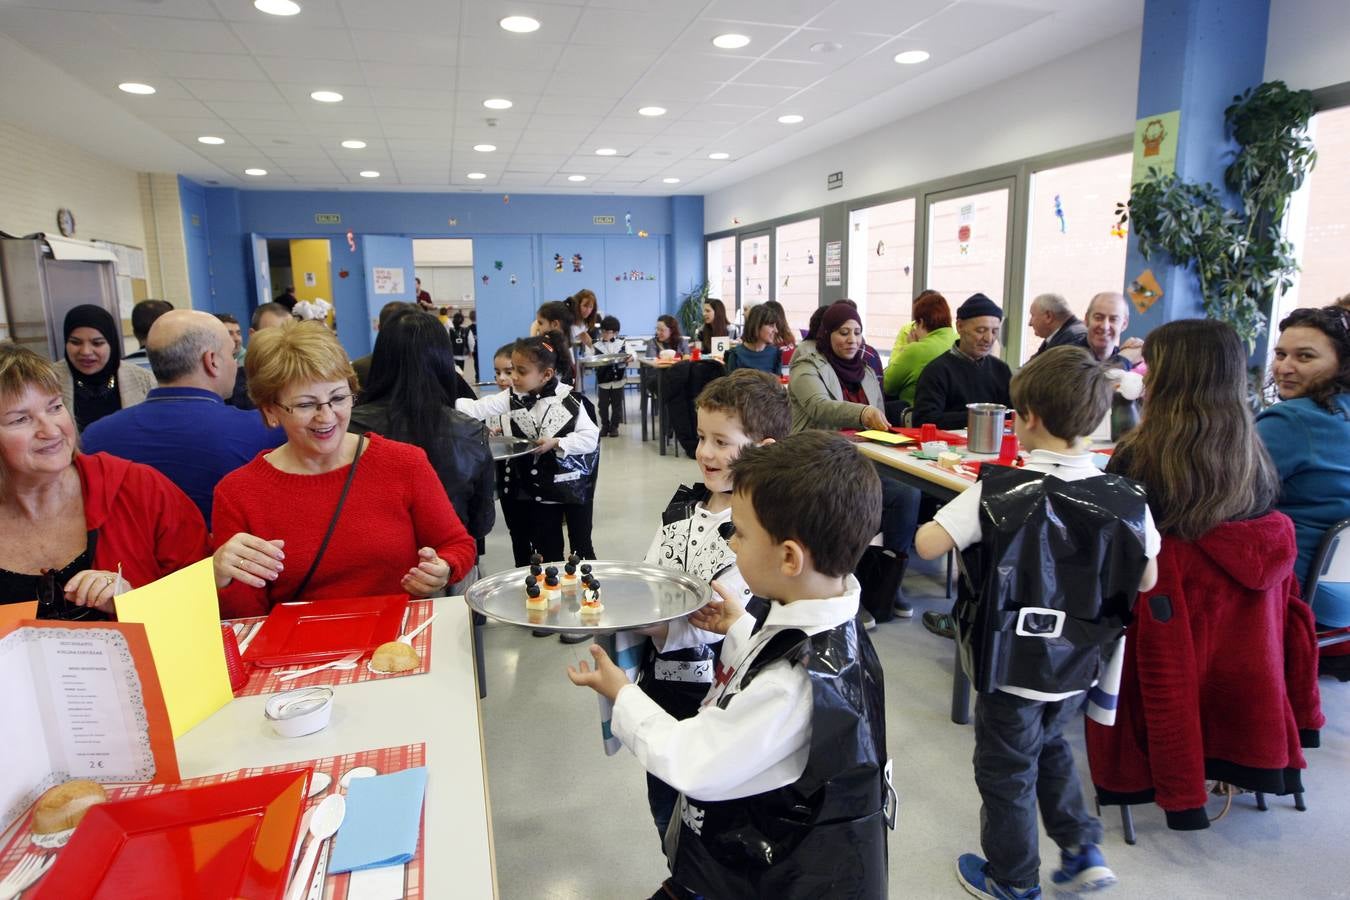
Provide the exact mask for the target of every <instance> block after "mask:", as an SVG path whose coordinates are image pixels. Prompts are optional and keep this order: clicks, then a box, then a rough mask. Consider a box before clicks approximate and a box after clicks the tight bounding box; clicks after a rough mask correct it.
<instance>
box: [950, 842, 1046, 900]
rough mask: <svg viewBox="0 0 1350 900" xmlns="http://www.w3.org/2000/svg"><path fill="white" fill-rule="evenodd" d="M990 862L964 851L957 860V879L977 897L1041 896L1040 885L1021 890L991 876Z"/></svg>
mask: <svg viewBox="0 0 1350 900" xmlns="http://www.w3.org/2000/svg"><path fill="white" fill-rule="evenodd" d="M988 867H989V863H987V862H985V860H984V857H982V856H977V855H976V854H974V853H963V854H961V855H960V856H959V857H958V858H957V860H956V880H957V881H959V882H961V886H962V887H964V888H965V889H966V890H967V891H968V892H970V893H971V894H973V895H974V896H976V897H992V898H993V900H1033V898H1039V897H1040V896H1041V888H1040V885H1037V886H1035V887H1030V888H1027V889H1026V890H1024V891H1019V890H1017V889H1016V888H1011V887H1008V886H1007V885H1006V884H1002V883H1000V882H999V881H996V880H995V879H993V878H991V877H989V873H988V871H987V869H988Z"/></svg>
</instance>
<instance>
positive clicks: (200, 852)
mask: <svg viewBox="0 0 1350 900" xmlns="http://www.w3.org/2000/svg"><path fill="white" fill-rule="evenodd" d="M312 772H313V769H298V770H296V771H292V772H274V773H272V774H270V775H258V776H255V777H253V778H244V779H241V780H239V781H226V782H221V783H220V784H210V785H205V786H203V787H196V788H182V789H179V790H170V791H165V792H164V793H162V794H154V795H152V796H149V797H135V798H132V799H130V800H115V801H112V802H109V803H104V804H100V805H99V806H95V807H93V808H91V809H90V810H89V812H88V814H86V815H85V817H84V820H83V821H81V822H80V824H79V827H78V828H76V830H75V834H74V836H73V837H72V838H71V839H70V843H69V844H67V845H66V847H65V849H64V850H62V851H61V855H60V856H58V857H57V859H56V863H55V865H53V866H52V868H51V871H50V872H48V873H47V875H46V877H45V878H43V879H42V881H40V882H39V883H38V887H37V894H36V895H35V896H34V900H85V898H89V900H131V898H138V900H139V898H145V897H154V898H156V900H178V898H183V900H187V898H193V900H217V898H219V900H226V898H235V897H249V898H257V900H278V898H280V897H281V896H282V895H283V894H284V893H285V892H286V877H287V876H288V875H289V874H290V862H291V851H292V850H293V849H294V846H295V841H296V838H297V834H298V831H299V826H300V812H301V809H302V808H303V806H304V802H305V789H306V787H307V786H308V784H309V777H310V774H311V773H312Z"/></svg>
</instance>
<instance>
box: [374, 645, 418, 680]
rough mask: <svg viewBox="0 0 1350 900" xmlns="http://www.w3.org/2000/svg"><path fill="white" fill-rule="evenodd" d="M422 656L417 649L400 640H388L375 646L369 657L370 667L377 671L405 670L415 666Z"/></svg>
mask: <svg viewBox="0 0 1350 900" xmlns="http://www.w3.org/2000/svg"><path fill="white" fill-rule="evenodd" d="M421 662H422V657H420V656H418V655H417V651H416V650H414V649H413V648H412V647H410V646H408V645H407V644H405V643H402V642H401V641H390V642H389V643H387V644H381V645H380V646H378V647H376V648H375V653H374V655H372V656H371V657H370V667H371V668H372V669H375V670H376V671H379V672H407V671H410V670H412V669H415V668H417V666H418V665H419V664H420V663H421Z"/></svg>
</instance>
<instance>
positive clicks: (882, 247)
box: [877, 241, 886, 256]
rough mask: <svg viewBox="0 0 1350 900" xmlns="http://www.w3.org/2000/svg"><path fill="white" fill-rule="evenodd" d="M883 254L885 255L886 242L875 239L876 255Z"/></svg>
mask: <svg viewBox="0 0 1350 900" xmlns="http://www.w3.org/2000/svg"><path fill="white" fill-rule="evenodd" d="M885 255H886V242H885V241H877V256H885Z"/></svg>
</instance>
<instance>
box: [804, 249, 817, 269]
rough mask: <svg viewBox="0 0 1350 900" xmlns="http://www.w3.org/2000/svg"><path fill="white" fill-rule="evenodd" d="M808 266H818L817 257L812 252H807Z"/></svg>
mask: <svg viewBox="0 0 1350 900" xmlns="http://www.w3.org/2000/svg"><path fill="white" fill-rule="evenodd" d="M806 264H807V265H808V266H814V265H815V264H816V255H815V254H814V253H812V252H811V251H810V250H807V251H806Z"/></svg>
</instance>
